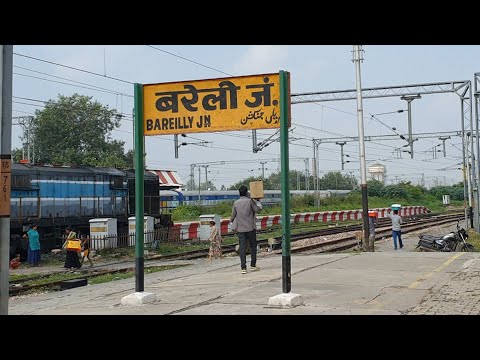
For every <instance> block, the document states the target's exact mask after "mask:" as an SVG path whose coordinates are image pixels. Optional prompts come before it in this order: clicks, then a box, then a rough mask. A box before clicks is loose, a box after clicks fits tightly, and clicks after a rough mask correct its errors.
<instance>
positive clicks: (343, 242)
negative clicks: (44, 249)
mask: <svg viewBox="0 0 480 360" xmlns="http://www.w3.org/2000/svg"><path fill="white" fill-rule="evenodd" d="M462 218H463V214H449V215H437V216H426V217H422V218H418V217H417V218H415V219H408V218H407V219H406V221H404V223H403V224H402V233H408V232H412V231H417V230H420V229H425V228H428V227H431V226H436V225H442V224H446V223H450V222H455V221H457V220H458V219H462ZM361 229H362V225H357V224H353V225H347V226H340V227H332V228H326V229H319V230H315V231H308V232H304V233H301V234H294V235H292V236H291V239H290V240H291V243H295V242H296V241H299V240H304V239H310V238H316V237H320V238H322V237H325V236H328V235H334V234H340V233H349V232H354V231H360V230H361ZM375 235H376V236H375V239H376V240H379V239H381V238H382V237H383V236H385V235H391V220H390V219H380V220H379V221H378V224H377V229H376V233H375ZM273 239H274V240H275V241H274V244H273V246H272V249H273V250H277V251H279V249H281V241H282V237H281V236H277V237H274V238H273ZM258 245H259V246H260V248H265V247H267V246H270V245H269V244H268V240H266V239H263V240H259V241H258ZM356 245H358V241H357V240H356V237H355V235H347V236H345V237H342V238H338V239H330V240H325V241H319V242H317V243H314V244H309V245H303V246H297V247H292V248H291V252H292V253H300V252H305V253H309V252H315V253H319V252H334V251H341V250H345V249H349V248H352V247H355V246H356ZM235 247H236V244H232V245H223V246H222V252H223V253H224V254H226V253H232V252H234V251H235ZM277 251H276V252H277ZM207 255H208V249H201V250H193V251H188V252H183V253H177V254H170V255H154V256H152V257H150V258H148V259H145V261H146V262H151V261H155V260H160V259H176V260H192V259H198V258H204V257H206V256H207ZM109 265H111V264H109ZM134 270H135V268H134V267H126V268H122V269H113V270H108V269H98V268H96V269H95V270H94V271H93V272H90V271H88V270H83V271H82V270H80V271H81V272H83V274H81V275H79V276H78V277H73V278H69V279H68V280H75V279H85V278H93V277H97V276H101V275H107V274H114V273H121V272H127V271H134ZM56 273H65V271H61V272H56ZM54 274H55V273H54ZM51 275H52V274H51V273H50V274H43V275H40V276H35V277H28V278H23V279H19V280H17V281H14V282H11V283H10V296H13V295H19V294H22V293H25V292H27V291H30V290H33V289H43V288H45V289H49V290H59V288H60V286H61V283H62V282H63V281H65V279H62V280H56V281H51V282H45V283H41V284H34V285H23V284H24V283H26V282H28V281H33V280H39V279H41V278H46V277H48V276H51Z"/></svg>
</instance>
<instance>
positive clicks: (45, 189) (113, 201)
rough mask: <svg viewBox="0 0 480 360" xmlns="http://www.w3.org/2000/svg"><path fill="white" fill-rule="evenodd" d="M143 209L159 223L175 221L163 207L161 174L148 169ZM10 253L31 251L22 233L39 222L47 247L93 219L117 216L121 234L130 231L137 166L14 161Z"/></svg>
mask: <svg viewBox="0 0 480 360" xmlns="http://www.w3.org/2000/svg"><path fill="white" fill-rule="evenodd" d="M144 181H145V183H144V194H145V199H144V212H145V214H146V215H150V216H153V217H155V218H156V226H157V227H161V226H167V225H169V224H170V221H171V215H169V214H166V213H164V212H162V209H161V207H160V197H159V182H158V177H157V176H156V175H155V174H152V173H151V172H148V171H146V172H145V178H144ZM11 184H12V185H11V200H10V202H11V215H10V216H11V225H10V227H11V240H10V256H11V257H12V256H14V255H15V253H20V254H21V257H22V258H25V256H26V240H24V239H22V235H23V234H24V233H25V232H26V231H27V230H28V228H29V226H30V225H31V224H32V223H37V224H38V231H39V232H40V238H41V239H42V241H41V245H42V252H46V251H49V250H51V249H53V248H58V247H60V246H61V244H62V235H63V232H64V229H65V228H66V226H68V225H71V226H73V227H74V229H75V230H76V231H77V232H79V233H88V232H89V220H90V219H92V218H108V217H115V218H117V224H118V233H126V232H128V217H129V216H134V215H135V173H134V171H133V170H119V169H116V168H100V167H90V166H83V167H66V166H43V165H31V164H12V182H11Z"/></svg>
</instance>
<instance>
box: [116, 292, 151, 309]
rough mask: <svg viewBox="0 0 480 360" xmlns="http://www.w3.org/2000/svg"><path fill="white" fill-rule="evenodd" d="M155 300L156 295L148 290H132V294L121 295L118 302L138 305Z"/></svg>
mask: <svg viewBox="0 0 480 360" xmlns="http://www.w3.org/2000/svg"><path fill="white" fill-rule="evenodd" d="M155 300H156V295H155V294H154V293H150V292H145V291H142V292H134V293H133V294H130V295H127V296H124V297H122V300H121V301H120V303H121V304H122V305H128V306H140V305H144V304H148V303H151V302H154V301H155Z"/></svg>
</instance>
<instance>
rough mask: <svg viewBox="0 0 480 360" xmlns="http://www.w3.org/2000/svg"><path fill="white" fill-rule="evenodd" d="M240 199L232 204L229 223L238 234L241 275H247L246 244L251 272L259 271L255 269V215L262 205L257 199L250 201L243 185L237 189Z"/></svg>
mask: <svg viewBox="0 0 480 360" xmlns="http://www.w3.org/2000/svg"><path fill="white" fill-rule="evenodd" d="M238 192H239V193H240V199H238V200H236V201H235V202H234V203H233V208H232V216H231V217H230V222H231V223H232V224H233V223H234V221H235V222H236V223H235V226H234V227H235V229H234V230H237V232H238V241H239V255H240V267H241V269H242V274H246V273H247V255H246V250H247V242H248V243H249V244H250V252H251V253H250V255H251V263H250V265H251V268H250V269H251V271H256V270H260V269H259V268H258V267H257V230H256V226H255V223H256V213H257V212H259V211H260V210H262V203H261V202H260V201H259V200H258V199H250V197H249V196H248V189H247V187H246V186H245V185H242V186H240V188H239V189H238Z"/></svg>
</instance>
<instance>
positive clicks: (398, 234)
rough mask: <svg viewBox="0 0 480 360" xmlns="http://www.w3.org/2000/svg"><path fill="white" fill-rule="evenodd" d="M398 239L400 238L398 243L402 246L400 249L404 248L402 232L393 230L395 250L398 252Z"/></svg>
mask: <svg viewBox="0 0 480 360" xmlns="http://www.w3.org/2000/svg"><path fill="white" fill-rule="evenodd" d="M397 237H398V243H399V245H400V248H402V247H403V243H402V230H392V238H393V247H394V249H395V250H397Z"/></svg>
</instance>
